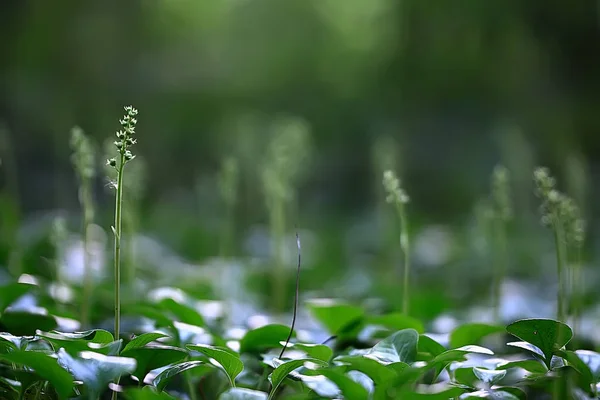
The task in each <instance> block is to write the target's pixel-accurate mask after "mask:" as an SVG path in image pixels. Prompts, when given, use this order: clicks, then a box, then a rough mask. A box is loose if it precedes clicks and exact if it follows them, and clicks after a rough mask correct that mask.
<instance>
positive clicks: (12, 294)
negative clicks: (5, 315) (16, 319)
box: [0, 283, 36, 314]
mask: <svg viewBox="0 0 600 400" xmlns="http://www.w3.org/2000/svg"><path fill="white" fill-rule="evenodd" d="M35 287H36V286H35V285H30V284H25V283H10V284H8V285H3V286H0V314H2V312H3V311H4V309H5V308H6V307H8V306H10V305H11V304H12V303H14V302H15V301H16V300H18V299H19V298H20V297H21V296H23V295H24V294H26V293H27V292H29V291H30V290H32V289H34V288H35Z"/></svg>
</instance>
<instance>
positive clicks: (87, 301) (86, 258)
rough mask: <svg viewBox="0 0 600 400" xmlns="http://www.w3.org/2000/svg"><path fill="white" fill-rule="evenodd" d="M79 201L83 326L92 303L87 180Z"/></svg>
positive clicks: (89, 189)
mask: <svg viewBox="0 0 600 400" xmlns="http://www.w3.org/2000/svg"><path fill="white" fill-rule="evenodd" d="M81 203H82V207H83V268H84V278H83V301H82V303H83V304H82V305H81V324H82V326H83V327H84V328H87V327H89V326H90V309H91V304H92V294H93V285H92V283H93V282H92V271H91V268H92V267H91V254H90V238H89V230H90V226H91V225H92V223H93V218H94V214H93V205H92V195H91V188H90V185H89V181H87V180H86V181H85V182H82V185H81Z"/></svg>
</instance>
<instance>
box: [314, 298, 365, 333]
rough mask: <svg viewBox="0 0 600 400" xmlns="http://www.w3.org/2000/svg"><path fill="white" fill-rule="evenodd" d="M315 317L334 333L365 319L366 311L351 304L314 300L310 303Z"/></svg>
mask: <svg viewBox="0 0 600 400" xmlns="http://www.w3.org/2000/svg"><path fill="white" fill-rule="evenodd" d="M308 308H309V309H310V311H311V313H312V314H313V315H314V317H315V318H316V319H317V320H318V321H319V322H320V323H321V324H323V326H325V328H327V331H328V332H329V333H331V334H333V335H335V334H339V333H341V332H342V331H345V330H348V329H349V327H351V326H352V325H354V324H357V325H358V324H359V323H360V321H362V320H363V319H364V316H365V314H364V311H363V309H362V308H360V307H356V306H352V305H350V304H343V303H336V302H330V301H322V300H321V301H318V300H314V301H311V302H309V303H308Z"/></svg>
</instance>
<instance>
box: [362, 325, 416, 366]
mask: <svg viewBox="0 0 600 400" xmlns="http://www.w3.org/2000/svg"><path fill="white" fill-rule="evenodd" d="M418 343H419V333H418V332H417V331H415V330H414V329H403V330H401V331H398V332H396V333H394V334H393V335H391V336H388V337H387V338H385V339H383V340H382V341H381V342H379V343H377V344H376V345H375V346H373V348H372V349H371V350H369V351H368V352H367V355H366V356H367V357H372V358H374V359H376V360H377V361H379V362H381V363H384V364H389V363H394V362H398V361H402V362H405V363H411V362H413V361H415V358H416V356H417V346H418Z"/></svg>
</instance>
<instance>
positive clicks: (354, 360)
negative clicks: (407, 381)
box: [334, 356, 396, 385]
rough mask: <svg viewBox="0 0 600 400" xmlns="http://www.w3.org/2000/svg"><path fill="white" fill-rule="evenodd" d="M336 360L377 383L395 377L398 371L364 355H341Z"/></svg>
mask: <svg viewBox="0 0 600 400" xmlns="http://www.w3.org/2000/svg"><path fill="white" fill-rule="evenodd" d="M334 361H336V362H341V363H343V364H344V365H347V366H348V369H350V370H355V371H359V372H362V373H363V374H365V375H367V376H368V377H369V378H371V379H372V380H373V382H374V383H375V384H376V385H380V384H382V383H384V382H387V381H389V380H390V379H393V378H394V377H395V376H396V373H395V372H394V371H393V370H392V369H391V368H390V367H389V366H390V365H392V364H388V365H387V366H385V365H382V364H381V363H379V362H378V361H375V360H373V359H371V358H367V357H363V356H340V357H336V358H335V360H334Z"/></svg>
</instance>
